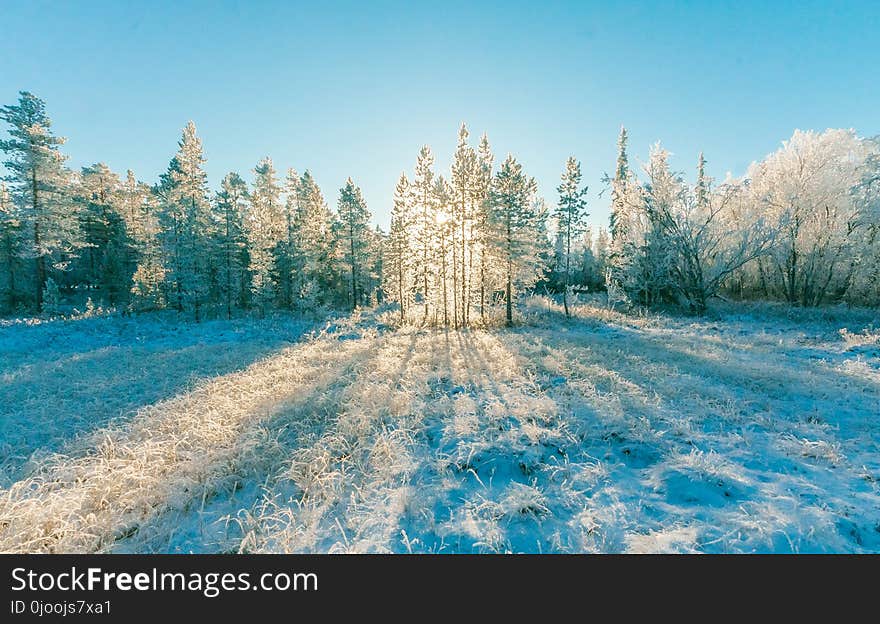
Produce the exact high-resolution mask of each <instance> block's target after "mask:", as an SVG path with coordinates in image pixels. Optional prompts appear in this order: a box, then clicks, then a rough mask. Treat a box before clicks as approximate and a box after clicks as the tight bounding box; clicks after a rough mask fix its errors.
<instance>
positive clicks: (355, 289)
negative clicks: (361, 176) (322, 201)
mask: <svg viewBox="0 0 880 624" xmlns="http://www.w3.org/2000/svg"><path fill="white" fill-rule="evenodd" d="M337 213H338V215H339V221H340V226H341V227H340V234H341V236H340V238H341V240H342V252H343V254H344V255H343V261H344V262H345V264H346V265H347V266H348V271H349V275H350V277H351V279H350V283H351V289H350V292H349V301H350V302H351V307H352V309H355V308H356V307H357V306H359V305H362V304H363V303H364V293H365V291H366V288H367V284H366V280H367V278H368V273H367V267H368V266H369V256H368V252H369V247H370V239H369V235H370V225H369V221H370V213H369V211H368V210H367V203H366V202H365V201H364V197H363V195H362V194H361V189H360V188H359V187H358V186H356V185H355V183H354V182H353V181H352V179H351V178H348V179H347V180H346V181H345V186H343V187H342V188H341V189H340V190H339V202H338V210H337Z"/></svg>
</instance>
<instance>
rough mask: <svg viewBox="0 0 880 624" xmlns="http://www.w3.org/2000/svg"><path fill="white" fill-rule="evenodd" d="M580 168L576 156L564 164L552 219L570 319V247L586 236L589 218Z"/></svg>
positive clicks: (564, 295)
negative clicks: (555, 226)
mask: <svg viewBox="0 0 880 624" xmlns="http://www.w3.org/2000/svg"><path fill="white" fill-rule="evenodd" d="M581 178H582V175H581V164H580V163H579V162H578V161H577V160H576V159H575V157H574V156H571V157H569V159H568V161H567V162H566V163H565V171H564V172H563V174H562V182H561V183H560V184H559V186H558V187H556V192H557V193H559V202H558V203H557V205H556V210H555V211H554V213H553V216H554V217H556V224H557V228H558V232H559V235H560V237H561V241H562V253H563V255H562V262H563V266H562V267H560V269H561V273H562V275H563V291H562V303H563V307H564V308H565V316H568V317H570V316H571V313H570V311H569V309H568V287H569V280H570V279H571V245H572V241H573V240H574V239H575V238H576V237H577V236H579V235H580V234H582V233H583V228H584V221H585V219H586V218H587V216H589V215H587V212H586V207H587V199H586V195H587V187H586V186H584V187H581Z"/></svg>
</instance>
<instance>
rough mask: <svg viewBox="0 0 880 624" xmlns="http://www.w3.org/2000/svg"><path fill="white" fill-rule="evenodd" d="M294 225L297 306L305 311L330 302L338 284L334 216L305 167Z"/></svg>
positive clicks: (298, 194) (298, 193)
mask: <svg viewBox="0 0 880 624" xmlns="http://www.w3.org/2000/svg"><path fill="white" fill-rule="evenodd" d="M293 225H294V229H295V231H296V234H297V245H296V247H297V255H298V266H297V275H298V277H299V284H298V285H297V293H296V295H297V300H298V304H297V305H298V307H299V308H300V309H301V310H308V309H313V308H314V307H316V306H319V305H324V304H328V303H333V301H334V299H335V297H334V295H335V288H336V286H337V284H338V280H337V274H336V267H335V265H334V256H335V252H336V250H335V241H334V236H333V234H334V232H335V231H336V228H335V227H334V216H333V213H332V212H331V211H330V208H329V207H328V206H327V202H325V201H324V196H323V194H322V193H321V189H320V188H319V187H318V184H317V183H316V182H315V179H314V178H313V177H312V174H311V173H310V172H309V171H308V170H306V171H305V172H303V174H302V176H301V178H300V182H299V188H298V192H297V213H296V216H295V218H294V222H293Z"/></svg>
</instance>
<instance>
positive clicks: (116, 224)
mask: <svg viewBox="0 0 880 624" xmlns="http://www.w3.org/2000/svg"><path fill="white" fill-rule="evenodd" d="M122 199H123V198H122V182H121V181H120V179H119V176H117V175H116V174H115V173H114V172H113V171H111V170H110V168H109V167H108V166H107V165H106V164H104V163H97V164H94V165H92V166H90V167H84V168H83V170H82V173H81V174H80V183H79V188H78V190H77V192H76V200H77V201H78V203H79V204H80V208H79V210H78V211H77V215H78V217H79V221H80V232H81V234H82V243H83V249H82V250H81V251H80V257H79V258H78V260H77V262H75V263H74V266H73V272H75V273H78V275H77V276H76V278H75V280H76V281H77V282H78V283H79V284H80V285H82V286H84V287H85V288H86V289H87V290H88V291H89V292H92V291H96V292H97V293H98V294H99V295H100V296H101V298H102V299H103V300H105V301H106V302H107V303H109V304H110V305H117V304H119V303H125V302H126V301H127V299H128V294H129V291H130V289H131V276H132V273H133V272H134V270H135V265H134V251H133V241H132V240H131V239H130V238H129V234H128V229H127V227H126V218H125V214H124V213H125V212H126V210H127V209H126V207H124V206H123V205H122ZM90 296H91V295H90Z"/></svg>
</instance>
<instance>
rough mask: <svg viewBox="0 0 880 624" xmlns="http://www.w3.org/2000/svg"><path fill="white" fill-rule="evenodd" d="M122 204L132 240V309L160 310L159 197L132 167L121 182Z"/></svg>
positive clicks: (162, 297)
mask: <svg viewBox="0 0 880 624" xmlns="http://www.w3.org/2000/svg"><path fill="white" fill-rule="evenodd" d="M121 195H122V197H121V200H120V202H121V207H122V214H123V218H124V219H125V223H126V229H127V231H128V232H129V236H130V238H131V240H132V246H131V251H132V252H133V258H132V264H135V270H134V274H133V275H132V277H131V282H132V285H131V303H130V306H131V308H132V309H133V310H138V311H148V310H158V309H161V308H163V307H164V306H165V303H166V297H165V285H166V284H165V277H166V271H165V254H164V250H163V246H162V240H161V237H160V234H161V227H162V224H161V222H160V219H161V216H160V210H159V197H158V196H157V195H155V194H154V193H153V191H152V190H151V189H150V187H149V186H147V185H146V184H143V183H142V182H138V180H137V178H135V175H134V172H133V171H131V170H130V169H129V170H128V172H127V173H126V177H125V182H123V184H122V191H121Z"/></svg>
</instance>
